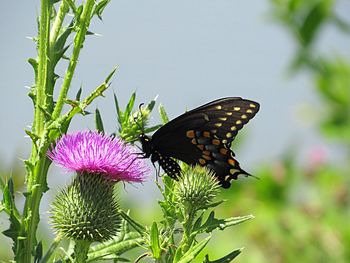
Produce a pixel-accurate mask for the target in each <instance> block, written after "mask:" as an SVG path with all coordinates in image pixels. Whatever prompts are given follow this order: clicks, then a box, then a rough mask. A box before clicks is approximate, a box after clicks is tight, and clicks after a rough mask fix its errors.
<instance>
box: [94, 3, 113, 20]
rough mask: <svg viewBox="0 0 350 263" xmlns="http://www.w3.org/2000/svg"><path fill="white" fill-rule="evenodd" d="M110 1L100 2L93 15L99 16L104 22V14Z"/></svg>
mask: <svg viewBox="0 0 350 263" xmlns="http://www.w3.org/2000/svg"><path fill="white" fill-rule="evenodd" d="M109 2H110V0H102V1H100V2H99V3H98V4H97V5H96V6H95V9H94V11H93V15H97V16H98V18H99V19H100V20H102V13H103V10H104V9H105V7H106V6H107V5H108V3H109Z"/></svg>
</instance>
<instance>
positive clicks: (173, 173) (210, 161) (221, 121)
mask: <svg viewBox="0 0 350 263" xmlns="http://www.w3.org/2000/svg"><path fill="white" fill-rule="evenodd" d="M258 110H259V104H258V103H256V102H254V101H250V100H245V99H242V98H239V97H229V98H222V99H218V100H215V101H212V102H209V103H207V104H205V105H203V106H200V107H198V108H195V109H193V110H191V111H188V112H186V113H184V114H182V115H180V116H179V117H177V118H175V119H173V120H171V121H170V122H168V123H167V124H165V125H164V126H162V127H161V128H160V129H158V130H157V131H156V132H155V133H154V134H153V136H152V137H150V136H147V135H145V134H141V136H140V142H141V144H142V150H143V152H144V157H145V158H149V157H150V158H151V161H152V163H155V162H158V163H159V164H160V166H161V167H162V169H163V170H164V172H165V173H167V174H168V175H169V176H170V177H172V178H174V179H176V178H177V177H178V176H180V173H181V168H180V166H179V165H178V164H177V163H176V161H175V160H174V159H178V160H181V161H183V162H185V163H187V164H190V165H195V164H199V165H201V166H205V167H207V168H209V169H210V170H212V171H213V172H214V173H215V176H216V177H217V178H218V180H219V183H220V184H221V186H222V187H224V188H229V187H230V185H231V183H230V181H231V179H237V176H238V175H240V174H243V175H249V174H248V173H247V172H245V171H244V170H242V169H241V168H240V166H239V163H238V161H237V160H236V159H235V158H234V153H233V152H232V150H231V149H230V147H231V143H232V141H233V140H234V138H235V136H236V135H237V132H238V131H239V130H240V129H241V128H242V127H243V126H244V124H246V123H248V121H249V120H250V119H251V118H253V117H254V116H255V114H256V113H257V112H258Z"/></svg>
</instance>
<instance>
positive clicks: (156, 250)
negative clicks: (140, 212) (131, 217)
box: [150, 222, 161, 259]
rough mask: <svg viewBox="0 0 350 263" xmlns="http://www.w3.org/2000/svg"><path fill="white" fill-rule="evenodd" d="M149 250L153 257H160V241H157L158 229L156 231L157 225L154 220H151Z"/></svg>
mask: <svg viewBox="0 0 350 263" xmlns="http://www.w3.org/2000/svg"><path fill="white" fill-rule="evenodd" d="M150 237H151V240H150V241H151V250H152V254H153V258H155V259H159V258H160V252H161V248H160V244H159V243H160V242H159V231H158V226H157V223H156V222H153V224H152V227H151V234H150Z"/></svg>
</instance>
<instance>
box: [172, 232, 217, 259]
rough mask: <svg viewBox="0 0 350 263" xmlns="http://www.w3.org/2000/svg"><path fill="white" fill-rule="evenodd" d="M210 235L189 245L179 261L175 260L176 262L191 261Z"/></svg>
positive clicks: (206, 242)
mask: <svg viewBox="0 0 350 263" xmlns="http://www.w3.org/2000/svg"><path fill="white" fill-rule="evenodd" d="M210 238H211V236H208V237H207V238H205V239H203V240H202V241H201V242H199V243H198V244H196V245H194V246H193V247H191V248H190V249H189V250H188V251H187V252H186V253H185V254H184V255H183V256H182V257H181V259H180V260H179V261H176V262H177V263H188V262H193V259H195V257H196V256H197V255H198V254H199V253H200V252H201V251H202V250H203V248H204V247H205V246H206V245H207V244H208V242H209V240H210Z"/></svg>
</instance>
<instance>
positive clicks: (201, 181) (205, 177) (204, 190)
mask: <svg viewBox="0 0 350 263" xmlns="http://www.w3.org/2000/svg"><path fill="white" fill-rule="evenodd" d="M219 188H220V186H219V183H218V181H217V179H216V178H215V176H214V175H213V173H212V172H211V171H209V170H208V169H206V168H204V167H201V166H195V167H190V168H187V169H185V170H184V171H183V173H182V175H181V177H180V178H179V181H178V182H177V183H176V184H175V187H174V195H175V200H176V201H175V202H176V203H178V204H179V206H180V207H182V208H184V210H185V211H198V210H200V209H205V208H206V207H208V206H209V205H210V204H211V203H212V202H213V199H214V198H215V196H216V195H217V193H218V191H219Z"/></svg>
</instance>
